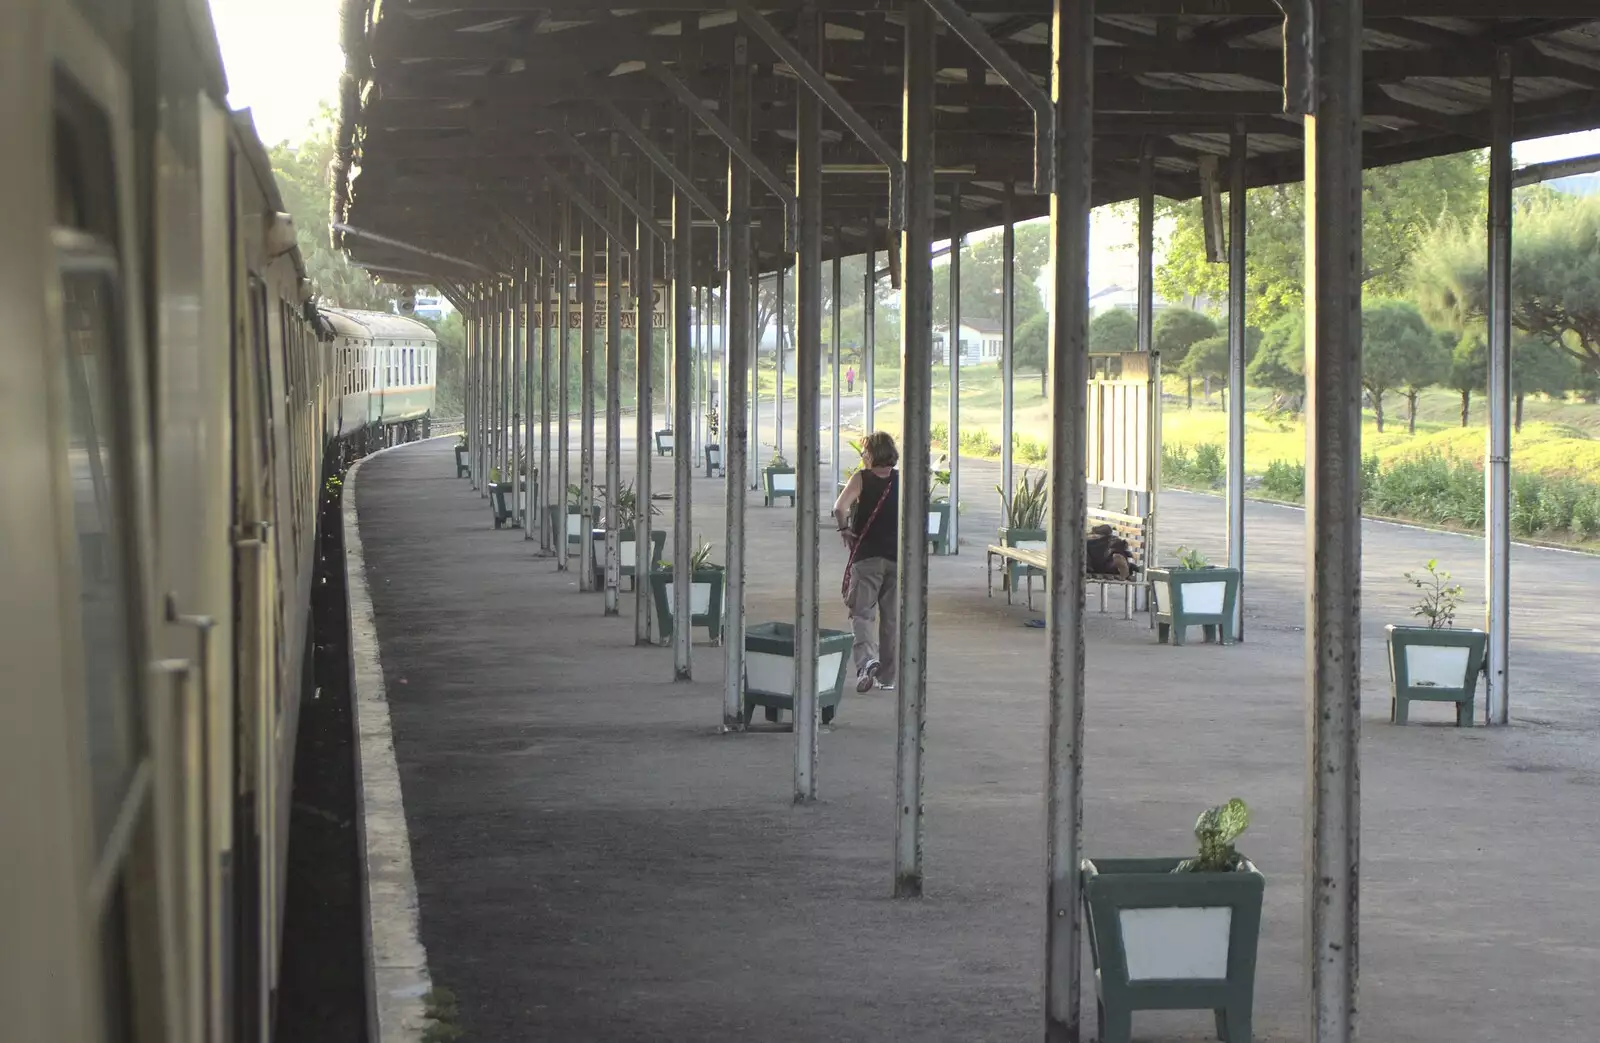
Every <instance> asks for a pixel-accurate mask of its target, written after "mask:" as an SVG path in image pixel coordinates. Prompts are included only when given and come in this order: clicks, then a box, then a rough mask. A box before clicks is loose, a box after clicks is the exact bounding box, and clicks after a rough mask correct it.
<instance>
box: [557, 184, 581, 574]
mask: <svg viewBox="0 0 1600 1043" xmlns="http://www.w3.org/2000/svg"><path fill="white" fill-rule="evenodd" d="M560 207H561V229H560V237H561V245H560V247H558V249H559V250H560V253H559V255H558V259H557V261H556V286H555V292H556V295H557V296H556V299H557V300H558V301H559V302H560V305H559V307H558V308H557V310H556V336H557V338H558V339H559V343H560V366H561V374H560V386H559V389H558V393H559V394H560V396H561V398H560V403H559V406H558V409H559V415H558V416H557V418H556V426H557V428H558V430H557V431H556V442H557V447H556V490H555V492H556V503H558V504H561V505H562V506H561V507H560V508H559V509H557V510H556V512H555V514H556V531H555V532H554V533H553V534H552V535H551V537H550V538H551V539H552V540H553V541H555V547H556V569H557V571H560V572H565V571H567V559H568V558H569V557H570V556H571V553H572V550H571V548H570V547H569V546H568V545H567V529H568V527H569V526H570V525H571V524H572V523H571V522H570V521H568V520H567V506H568V499H567V486H569V485H570V484H572V405H571V403H572V336H571V333H572V329H571V327H572V290H571V285H570V280H571V271H572V204H571V203H568V202H567V201H566V200H565V199H563V200H562V201H561V203H560ZM580 503H581V501H580ZM579 528H580V529H581V528H582V526H579Z"/></svg>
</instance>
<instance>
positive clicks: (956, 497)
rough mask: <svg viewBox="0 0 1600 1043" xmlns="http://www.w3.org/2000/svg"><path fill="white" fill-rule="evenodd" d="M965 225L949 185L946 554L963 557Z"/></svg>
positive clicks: (956, 191) (955, 188)
mask: <svg viewBox="0 0 1600 1043" xmlns="http://www.w3.org/2000/svg"><path fill="white" fill-rule="evenodd" d="M965 230H966V225H965V222H964V221H963V219H962V216H961V182H960V180H959V179H958V180H956V181H952V182H951V183H950V272H949V274H950V316H949V318H950V335H949V337H947V338H946V341H945V343H946V345H947V348H946V350H945V361H946V362H947V363H949V365H950V416H949V420H948V421H947V424H946V426H947V427H948V428H949V430H950V437H949V442H950V451H949V456H950V460H949V463H950V484H949V492H950V513H949V514H948V515H947V516H946V521H945V526H946V531H945V541H944V547H945V550H944V552H945V553H946V554H960V553H961V524H960V517H959V516H960V513H961V512H960V511H959V510H957V508H958V506H959V505H960V503H961V245H962V242H963V241H964V240H965V238H966V236H965Z"/></svg>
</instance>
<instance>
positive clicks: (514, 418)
mask: <svg viewBox="0 0 1600 1043" xmlns="http://www.w3.org/2000/svg"><path fill="white" fill-rule="evenodd" d="M525 263H526V262H525V261H524V262H522V263H519V264H518V266H517V269H516V272H515V274H514V275H513V276H512V279H511V281H510V282H509V283H508V284H507V293H508V295H509V297H510V305H511V306H510V308H509V309H507V312H508V315H509V317H510V320H511V385H510V389H509V390H510V392H511V393H510V395H509V398H510V399H511V431H510V434H509V437H510V440H511V452H510V456H511V465H510V467H508V468H507V469H506V471H507V475H508V477H509V480H510V482H511V520H512V524H513V525H516V524H520V523H521V521H522V513H523V512H522V487H523V486H524V485H526V484H527V483H526V482H524V481H523V478H522V470H523V469H522V466H521V463H522V460H523V459H524V452H525V451H524V448H523V444H522V414H523V396H524V395H525V393H526V392H525V390H524V389H525V388H526V387H527V386H528V385H527V383H526V382H525V381H524V380H523V379H522V376H523V373H522V370H523V367H524V366H525V365H526V364H527V357H526V356H525V355H524V354H523V338H522V298H523V291H524V290H525V289H526V288H527V284H528V280H527V276H526V274H525V273H526V272H527V268H526V267H524V264H525Z"/></svg>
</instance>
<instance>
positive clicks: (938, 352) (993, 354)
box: [933, 318, 1004, 366]
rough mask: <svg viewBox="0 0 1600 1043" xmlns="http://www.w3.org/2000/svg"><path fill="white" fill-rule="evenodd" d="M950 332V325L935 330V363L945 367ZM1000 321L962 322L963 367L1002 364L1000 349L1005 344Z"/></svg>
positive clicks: (963, 320)
mask: <svg viewBox="0 0 1600 1043" xmlns="http://www.w3.org/2000/svg"><path fill="white" fill-rule="evenodd" d="M949 332H950V327H949V325H948V324H946V325H944V326H935V327H934V328H933V361H934V362H935V363H936V364H939V365H943V364H944V362H945V350H944V345H945V338H946V337H947V335H948V334H949ZM1003 333H1004V331H1003V330H1002V329H1001V326H1000V321H999V320H998V319H979V318H971V319H968V318H963V319H962V320H961V364H962V365H963V366H981V365H983V364H984V363H989V364H990V365H998V364H999V362H1000V349H1001V346H1002V344H1003V343H1004V341H1003V337H1002V334H1003Z"/></svg>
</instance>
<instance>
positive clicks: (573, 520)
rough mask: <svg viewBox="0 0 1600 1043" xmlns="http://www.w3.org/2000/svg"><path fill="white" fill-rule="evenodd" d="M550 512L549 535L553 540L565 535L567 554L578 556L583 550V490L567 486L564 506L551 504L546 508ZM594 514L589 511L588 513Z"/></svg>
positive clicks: (574, 486)
mask: <svg viewBox="0 0 1600 1043" xmlns="http://www.w3.org/2000/svg"><path fill="white" fill-rule="evenodd" d="M548 510H549V512H550V534H551V536H552V537H553V538H554V539H558V540H559V539H560V538H561V534H562V533H563V532H565V533H566V540H567V553H568V554H569V555H570V554H579V553H581V552H582V550H583V530H584V524H583V522H584V513H585V512H584V507H583V490H582V489H580V488H578V486H576V485H568V486H567V502H566V503H564V504H559V503H552V504H550V506H549V508H548ZM588 513H589V514H590V515H593V514H594V511H593V510H592V509H591V510H590V511H589V512H588Z"/></svg>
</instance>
